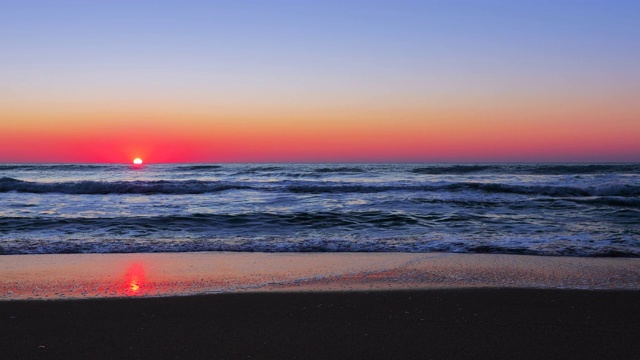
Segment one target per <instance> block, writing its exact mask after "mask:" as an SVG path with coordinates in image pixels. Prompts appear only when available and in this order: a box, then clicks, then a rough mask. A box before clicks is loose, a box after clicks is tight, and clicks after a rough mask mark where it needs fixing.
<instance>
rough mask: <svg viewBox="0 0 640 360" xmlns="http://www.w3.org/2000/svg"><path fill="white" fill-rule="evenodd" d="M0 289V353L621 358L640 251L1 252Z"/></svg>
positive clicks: (639, 316)
mask: <svg viewBox="0 0 640 360" xmlns="http://www.w3.org/2000/svg"><path fill="white" fill-rule="evenodd" d="M0 296H2V298H3V299H4V300H5V301H0V334H2V336H0V354H1V355H2V356H1V358H2V359H114V358H120V359H211V358H215V359H225V358H228V359H247V358H252V359H255V358H264V359H273V358H298V359H333V358H337V359H353V358H362V359H371V358H374V359H389V358H398V359H407V358H420V359H460V358H468V359H479V358H500V359H516V358H517V359H540V358H546V359H569V358H572V359H602V358H617V359H633V358H636V357H637V354H638V353H640V345H638V342H637V337H636V335H635V334H638V333H640V259H585V258H560V257H552V258H546V257H532V256H511V255H468V254H467V255H464V254H235V253H197V254H109V255H41V256H40V255H33V256H32V255H27V256H0ZM29 298H30V299H37V300H26V299H29ZM43 299H44V300H43ZM65 299H66V300H65ZM69 299H73V300H69Z"/></svg>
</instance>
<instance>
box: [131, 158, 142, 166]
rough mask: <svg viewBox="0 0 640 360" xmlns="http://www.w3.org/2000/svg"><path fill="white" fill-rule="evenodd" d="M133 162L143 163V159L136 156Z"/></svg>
mask: <svg viewBox="0 0 640 360" xmlns="http://www.w3.org/2000/svg"><path fill="white" fill-rule="evenodd" d="M133 163H134V164H135V165H142V159H140V158H135V159H133Z"/></svg>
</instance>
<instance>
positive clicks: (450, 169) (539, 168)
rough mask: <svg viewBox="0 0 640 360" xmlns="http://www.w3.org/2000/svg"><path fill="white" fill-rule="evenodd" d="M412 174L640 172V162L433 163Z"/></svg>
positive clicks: (414, 170)
mask: <svg viewBox="0 0 640 360" xmlns="http://www.w3.org/2000/svg"><path fill="white" fill-rule="evenodd" d="M410 172H412V173H414V174H425V175H464V174H474V173H484V174H522V175H586V174H612V173H617V174H640V164H586V165H585V164H567V165H564V164H562V165H561V164H558V165H556V164H524V165H523V164H518V165H515V164H514V165H509V164H499V165H498V164H497V165H433V166H426V167H425V166H421V167H416V168H413V169H411V170H410Z"/></svg>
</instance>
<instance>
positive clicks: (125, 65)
mask: <svg viewBox="0 0 640 360" xmlns="http://www.w3.org/2000/svg"><path fill="white" fill-rule="evenodd" d="M638 19H640V2H638V1H562V0H556V1H546V0H539V1H512V0H509V1H481V0H478V1H375V0H369V1H348V0H341V1H332V0H325V1H312V0H309V1H302V0H299V1H267V0H262V1H241V0H235V1H144V0H138V1H89V0H87V1H64V0H61V1H49V0H47V1H29V0H20V1H6V0H0V162H130V161H131V160H132V159H133V158H134V157H141V158H143V159H144V161H145V162H147V163H154V162H156V163H160V162H280V161H294V162H318V161H344V162H352V161H420V162H422V161H424V162H476V161H478V162H479V161H481V162H490V161H536V162H539V161H545V162H546V161H552V162H574V161H576V162H583V161H591V162H603V161H634V162H637V161H640V22H639V21H638Z"/></svg>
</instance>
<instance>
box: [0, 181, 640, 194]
mask: <svg viewBox="0 0 640 360" xmlns="http://www.w3.org/2000/svg"><path fill="white" fill-rule="evenodd" d="M246 189H252V190H262V191H284V192H290V193H309V194H321V193H381V192H388V191H408V192H434V191H447V192H460V191H480V192H485V193H503V194H520V195H544V196H558V197H562V196H581V197H588V196H610V197H611V196H618V197H634V196H640V186H637V185H629V184H621V185H617V184H610V185H600V186H585V187H577V186H556V185H512V184H501V183H480V182H459V183H433V184H430V183H424V184H420V183H418V184H416V183H411V184H398V183H390V184H369V185H359V184H354V183H348V182H321V181H280V182H269V183H260V182H233V181H228V182H225V181H204V180H154V181H112V182H108V181H72V182H54V183H46V182H31V181H23V180H18V179H14V178H9V177H2V178H0V193H2V192H10V191H15V192H24V193H35V194H44V193H62V194H82V195H91V194H96V195H104V194H178V195H179V194H206V193H214V192H219V191H224V190H246Z"/></svg>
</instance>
